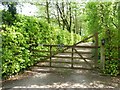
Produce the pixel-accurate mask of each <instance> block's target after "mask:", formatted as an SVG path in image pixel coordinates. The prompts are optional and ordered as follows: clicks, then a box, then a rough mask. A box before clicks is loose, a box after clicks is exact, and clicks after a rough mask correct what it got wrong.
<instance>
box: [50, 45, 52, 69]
mask: <svg viewBox="0 0 120 90" xmlns="http://www.w3.org/2000/svg"><path fill="white" fill-rule="evenodd" d="M51 50H52V46H50V67H51V60H52V57H51V56H52V52H51Z"/></svg>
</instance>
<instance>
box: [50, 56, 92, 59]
mask: <svg viewBox="0 0 120 90" xmlns="http://www.w3.org/2000/svg"><path fill="white" fill-rule="evenodd" d="M52 58H72V57H67V56H54V57H52ZM83 58H84V59H92V58H86V57H82V58H81V57H73V59H83Z"/></svg>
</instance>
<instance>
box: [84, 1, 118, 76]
mask: <svg viewBox="0 0 120 90" xmlns="http://www.w3.org/2000/svg"><path fill="white" fill-rule="evenodd" d="M117 6H118V4H117V3H116V2H114V3H113V2H89V3H88V4H87V5H86V14H87V23H88V32H89V34H91V33H92V34H93V33H95V32H99V33H100V34H99V43H101V39H103V38H104V39H105V58H106V60H107V61H106V68H105V69H106V70H105V73H108V74H111V75H117V74H118V70H117V69H118V67H119V65H118V64H119V62H118V61H116V60H119V55H118V53H119V49H118V47H119V28H118V26H119V24H118V21H119V19H118V17H119V14H118V13H119V12H118V11H119V9H118V7H117ZM99 45H101V44H99ZM108 69H109V71H108Z"/></svg>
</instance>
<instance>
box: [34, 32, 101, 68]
mask: <svg viewBox="0 0 120 90" xmlns="http://www.w3.org/2000/svg"><path fill="white" fill-rule="evenodd" d="M89 39H93V40H94V42H92V43H90V45H84V44H83V45H80V44H81V43H84V42H86V41H87V40H89ZM91 44H92V45H91ZM39 46H40V47H46V48H47V51H46V50H44V49H43V50H36V49H33V50H32V52H33V56H37V57H39V58H40V61H39V63H37V64H36V65H37V66H39V67H53V68H72V69H93V68H96V67H98V64H97V63H98V49H99V46H98V33H95V34H94V35H92V36H90V37H88V38H85V39H84V40H81V41H80V42H78V43H76V44H74V45H63V44H60V45H42V44H41V45H39ZM81 49H83V50H82V51H81ZM85 49H88V50H89V49H91V51H90V52H84V50H85ZM36 52H37V53H42V55H36V54H35V53H36ZM44 53H47V54H45V55H43V54H44ZM60 54H61V55H60ZM84 54H85V55H86V56H90V57H84ZM90 54H91V55H90ZM68 59H69V60H68ZM80 60H82V62H81V61H80ZM83 62H84V63H85V64H86V65H87V66H88V67H86V66H85V67H82V64H83ZM90 62H92V63H90ZM46 63H47V64H46ZM55 63H58V64H59V65H60V64H62V63H63V64H64V65H63V66H59V65H57V66H56V65H55ZM85 64H83V66H84V65H85ZM79 65H81V66H80V67H79ZM66 66H67V67H66ZM76 66H77V67H76Z"/></svg>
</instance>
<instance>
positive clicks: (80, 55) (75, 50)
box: [74, 48, 92, 68]
mask: <svg viewBox="0 0 120 90" xmlns="http://www.w3.org/2000/svg"><path fill="white" fill-rule="evenodd" d="M74 50H75V51H76V52H77V53H78V55H79V56H80V57H81V58H82V59H83V60H84V61H85V62H86V63H87V64H88V65H89V66H90V67H91V68H92V65H91V64H90V63H89V62H87V60H86V59H85V58H83V56H82V55H81V54H80V53H79V52H78V51H77V50H76V49H75V48H74Z"/></svg>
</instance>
